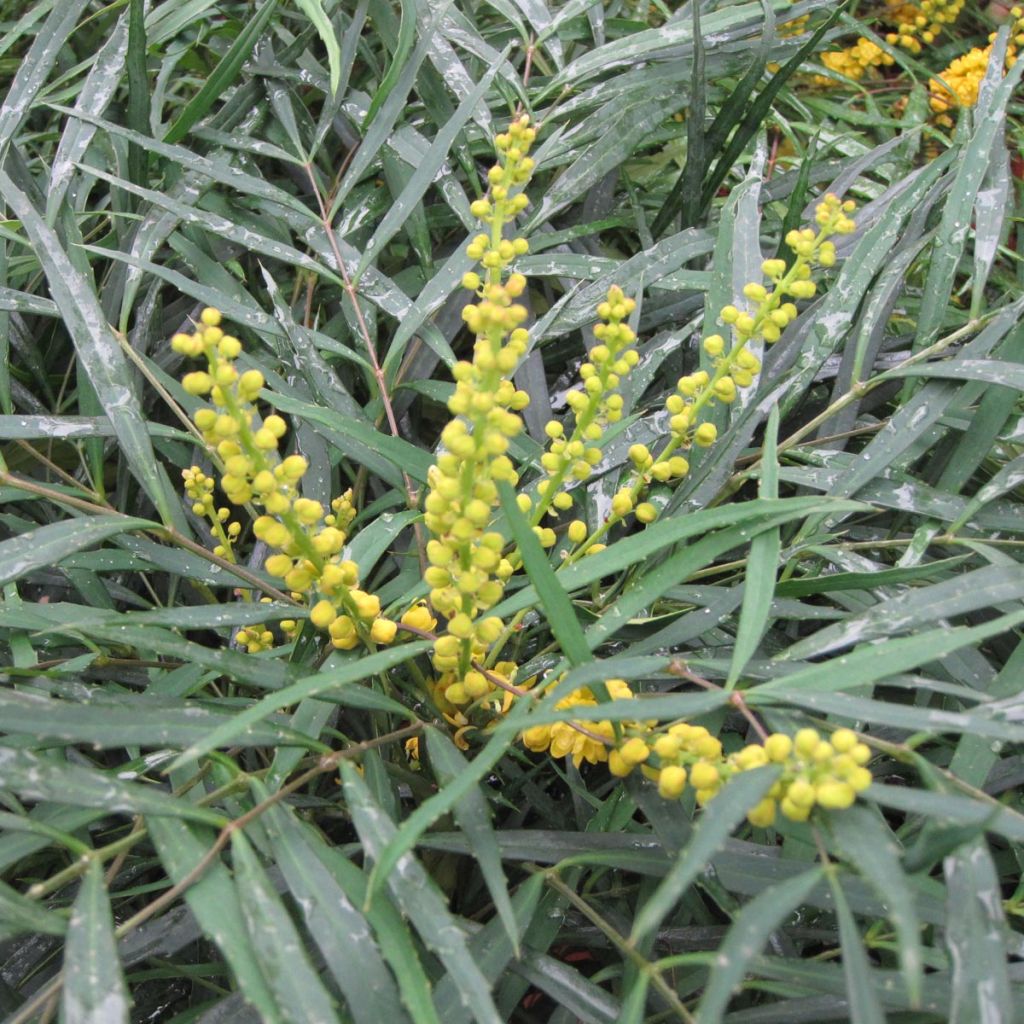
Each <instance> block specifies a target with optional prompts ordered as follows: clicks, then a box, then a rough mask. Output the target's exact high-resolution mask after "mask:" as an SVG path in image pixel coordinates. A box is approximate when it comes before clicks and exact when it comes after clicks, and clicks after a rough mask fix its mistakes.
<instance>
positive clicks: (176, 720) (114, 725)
mask: <svg viewBox="0 0 1024 1024" xmlns="http://www.w3.org/2000/svg"><path fill="white" fill-rule="evenodd" d="M97 696H98V697H99V699H96V700H94V699H93V695H91V694H90V695H89V699H88V700H86V701H83V702H79V701H70V700H53V699H52V698H50V697H47V696H44V695H43V694H41V693H32V692H30V691H27V690H0V731H2V732H6V733H17V732H22V733H29V734H31V735H33V736H36V737H38V738H39V739H54V740H60V741H62V742H65V743H88V744H90V745H91V746H93V747H95V748H97V749H99V748H107V749H110V748H122V747H125V746H128V745H129V744H138V745H139V746H143V747H164V746H169V747H184V746H187V745H188V744H189V743H192V742H196V741H198V740H201V739H202V738H203V737H204V736H206V735H207V734H208V733H209V732H210V731H211V730H212V729H214V728H216V727H217V726H218V725H219V724H223V723H225V722H230V721H231V720H232V712H230V711H221V710H218V709H217V708H214V707H210V706H204V705H202V704H199V703H197V702H195V701H186V702H183V703H181V704H179V705H178V706H177V707H174V706H173V705H171V706H168V705H167V704H165V703H163V702H157V701H152V700H146V699H145V698H136V697H134V696H126V695H124V694H119V695H118V696H117V699H116V700H104V699H103V695H102V694H99V695H97ZM231 742H232V744H234V745H236V746H243V747H261V746H274V745H275V744H279V745H281V746H285V747H287V746H308V745H309V741H308V738H307V737H303V736H300V735H299V734H298V733H296V732H293V731H292V730H291V729H288V728H285V727H282V726H276V725H271V724H268V723H260V724H257V725H253V726H248V727H246V728H244V729H243V730H242V732H241V733H239V734H238V735H236V736H234V737H233V738H232V740H231Z"/></svg>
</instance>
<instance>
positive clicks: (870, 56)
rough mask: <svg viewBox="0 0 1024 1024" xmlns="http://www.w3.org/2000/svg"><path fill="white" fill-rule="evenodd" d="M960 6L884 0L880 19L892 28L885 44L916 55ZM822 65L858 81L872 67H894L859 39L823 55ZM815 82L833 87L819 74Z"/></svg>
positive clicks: (957, 1) (933, 0)
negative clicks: (884, 6)
mask: <svg viewBox="0 0 1024 1024" xmlns="http://www.w3.org/2000/svg"><path fill="white" fill-rule="evenodd" d="M963 6H964V0H922V2H921V3H920V4H910V3H906V2H905V0H886V9H885V10H883V11H882V12H881V19H882V21H883V22H885V23H886V24H887V25H889V26H891V29H890V30H889V31H888V32H886V33H885V41H886V42H887V43H888V44H889V45H890V46H899V47H900V48H902V49H904V50H907V51H908V52H910V53H912V54H914V55H915V56H916V55H918V54H920V53H921V51H922V49H923V47H924V46H930V45H931V44H932V43H934V42H935V40H936V38H937V37H938V36H939V35H940V34H941V33H942V31H943V30H944V29H946V28H948V27H949V26H950V25H952V24H953V22H955V21H956V19H957V18H958V17H959V16H960V12H961V10H962V9H963ZM821 62H822V64H824V65H825V67H827V68H828V69H829V70H831V71H834V72H836V73H837V74H841V75H845V76H846V77H847V78H852V79H853V80H854V81H860V80H861V79H862V78H863V77H864V76H865V75H866V74H867V73H868V72H870V71H872V70H873V69H874V68H878V67H888V66H890V65H891V64H893V58H892V56H890V55H889V54H888V53H886V52H885V50H883V49H882V48H881V47H880V46H879V45H878V44H877V43H875V42H874V41H873V40H871V39H868V38H866V37H865V36H861V37H860V38H859V39H858V40H857V41H856V42H855V43H854V44H853V45H852V46H848V47H846V48H845V49H842V50H831V51H828V52H826V53H823V54H822V55H821ZM814 81H815V83H816V84H818V85H822V86H829V85H835V84H836V83H835V82H834V81H833V80H832V79H829V78H827V77H825V76H822V75H818V76H815V79H814Z"/></svg>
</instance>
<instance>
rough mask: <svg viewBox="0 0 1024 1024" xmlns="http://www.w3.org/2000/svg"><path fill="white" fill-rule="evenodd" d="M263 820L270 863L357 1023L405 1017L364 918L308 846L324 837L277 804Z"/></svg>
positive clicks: (257, 787) (263, 795)
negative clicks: (277, 870) (271, 855)
mask: <svg viewBox="0 0 1024 1024" xmlns="http://www.w3.org/2000/svg"><path fill="white" fill-rule="evenodd" d="M252 785H253V793H254V795H255V797H256V799H257V800H258V801H261V802H262V801H264V800H266V799H268V797H269V796H270V794H269V793H268V791H267V790H266V789H265V788H264V787H263V786H262V785H261V784H260V783H259V782H256V781H255V780H254V781H253V783H252ZM262 821H263V824H264V828H265V830H266V834H267V838H268V839H269V840H270V844H271V847H272V849H273V852H274V862H275V864H276V865H277V866H278V867H280V869H281V871H282V872H283V874H284V877H285V881H287V883H288V889H289V891H290V892H291V894H292V895H293V896H294V897H295V902H296V903H297V904H298V906H299V908H300V910H301V911H302V915H303V918H304V920H305V923H306V927H307V928H308V929H309V932H310V934H311V935H312V936H313V939H314V940H315V942H316V944H317V947H318V948H319V950H320V953H321V954H322V956H323V958H324V960H325V961H326V963H327V969H328V970H329V971H330V972H331V976H332V977H333V978H334V980H335V981H336V982H337V983H338V987H339V988H340V989H341V992H342V995H343V996H344V997H345V1001H346V1002H347V1004H348V1008H349V1010H350V1011H351V1013H352V1016H353V1018H354V1019H355V1021H356V1022H357V1024H379V1022H381V1021H388V1022H391V1021H394V1022H395V1024H400V1022H402V1021H403V1020H406V1019H407V1018H406V1014H405V1011H404V1010H403V1009H402V1004H401V1002H400V1000H399V997H398V991H397V989H396V988H395V982H394V979H393V978H392V977H391V975H390V974H389V973H388V970H387V967H386V965H385V964H384V961H383V960H382V959H381V955H380V950H379V949H378V948H377V944H376V942H375V941H374V939H373V935H372V933H371V931H370V928H369V925H368V924H367V921H366V918H364V917H363V915H362V914H361V913H360V912H359V910H358V909H357V908H356V907H355V906H353V905H352V902H351V901H350V900H349V898H348V896H347V895H346V894H345V892H344V890H343V889H342V888H341V887H340V886H339V885H338V883H337V882H336V881H335V879H334V877H333V876H332V875H331V873H330V871H328V870H327V868H326V867H324V865H323V864H322V863H321V861H320V860H319V859H318V858H317V857H316V855H315V854H314V852H313V851H312V849H311V846H313V845H314V844H323V840H322V839H319V838H318V837H317V836H316V835H315V833H312V832H309V831H307V830H306V829H304V828H303V827H302V826H301V825H300V824H299V823H298V822H297V821H296V820H295V818H294V816H293V815H292V813H291V812H290V811H289V810H287V809H286V808H284V807H283V806H281V805H280V804H277V805H274V806H272V807H270V808H269V809H268V810H267V811H266V813H265V814H264V815H263V818H262ZM353 949H358V951H359V955H358V957H354V956H353V955H352V952H353Z"/></svg>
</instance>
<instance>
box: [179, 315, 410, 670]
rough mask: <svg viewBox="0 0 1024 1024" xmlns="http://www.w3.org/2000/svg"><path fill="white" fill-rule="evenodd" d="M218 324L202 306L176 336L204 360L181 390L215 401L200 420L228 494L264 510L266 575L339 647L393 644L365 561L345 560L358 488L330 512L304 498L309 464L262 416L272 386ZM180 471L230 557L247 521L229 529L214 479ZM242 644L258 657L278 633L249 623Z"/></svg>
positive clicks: (283, 428)
mask: <svg viewBox="0 0 1024 1024" xmlns="http://www.w3.org/2000/svg"><path fill="white" fill-rule="evenodd" d="M221 322H222V317H221V314H220V312H219V310H216V309H212V308H208V309H204V310H203V312H202V314H201V316H200V322H199V324H198V325H197V328H196V330H195V332H194V333H193V334H176V335H175V336H174V337H173V338H172V339H171V347H172V349H173V350H174V351H175V352H177V353H178V354H179V355H183V356H187V357H190V358H204V359H205V360H206V364H207V368H206V370H196V371H193V372H192V373H188V374H186V375H185V376H184V377H183V378H182V387H183V388H184V389H185V391H186V392H188V394H190V395H195V396H202V397H208V398H209V402H210V404H209V405H203V406H201V407H200V408H199V409H197V410H196V412H195V414H194V416H193V421H194V422H195V425H196V427H197V428H198V430H199V432H200V434H201V436H202V439H203V441H204V442H205V443H206V445H207V447H208V449H209V452H210V455H211V457H212V458H214V459H216V461H217V463H218V464H219V465H220V466H221V467H222V473H221V476H220V481H219V482H220V488H221V490H222V491H223V493H224V494H225V496H226V497H227V500H228V502H229V503H230V504H232V505H238V506H244V505H247V504H251V505H252V506H253V507H255V508H256V509H257V510H261V511H262V514H261V515H258V516H257V517H256V518H255V520H254V521H253V523H252V532H253V535H254V536H255V537H256V538H257V539H258V540H260V541H262V542H263V543H265V544H266V545H267V547H268V548H270V549H271V551H272V552H273V553H272V554H271V555H270V556H269V557H268V558H267V560H266V563H265V567H266V570H267V572H268V573H269V574H270V575H271V576H274V577H276V578H279V579H281V580H283V582H284V585H285V586H286V587H287V588H288V590H289V591H290V592H291V595H292V597H293V598H295V599H296V600H297V601H301V602H303V603H304V604H306V605H307V606H308V607H309V618H310V621H311V622H312V623H313V625H314V626H316V627H317V628H319V629H325V630H327V631H328V633H329V635H330V638H331V643H332V645H333V646H334V647H336V648H339V649H341V650H350V649H351V648H353V647H355V646H357V645H358V644H359V643H360V642H364V643H372V644H387V643H390V642H391V641H392V640H393V639H394V638H395V633H396V631H397V628H398V627H397V624H396V623H395V622H393V621H391V620H390V619H387V618H384V617H383V616H381V614H380V601H379V600H378V598H377V597H376V596H375V595H373V594H368V593H366V592H365V591H363V590H360V589H359V568H358V566H357V565H356V564H355V563H354V562H352V561H349V560H345V559H343V558H342V557H341V553H342V549H343V548H344V547H345V543H346V540H347V537H348V535H347V531H348V528H349V526H350V525H351V523H352V520H353V519H354V518H355V508H354V507H353V505H352V492H351V491H347V492H345V493H344V494H342V495H341V496H340V497H338V498H335V500H334V501H333V502H332V503H331V509H330V511H329V512H328V511H327V510H325V509H324V507H323V505H322V504H321V503H320V502H319V501H315V500H313V499H311V498H304V497H302V495H301V493H300V483H301V481H302V477H303V476H304V475H305V473H306V470H307V469H308V468H309V464H308V463H307V461H306V460H305V459H304V458H303V457H302V456H301V455H298V454H291V455H287V456H285V457H283V458H282V457H281V454H280V452H279V451H278V449H279V447H280V444H281V441H282V439H283V438H284V436H285V434H286V433H287V430H288V427H287V424H286V423H285V421H284V420H283V419H282V418H281V417H280V416H278V415H277V414H276V413H270V414H269V415H266V416H263V417H261V416H260V414H259V412H258V409H257V404H256V403H257V399H258V397H259V394H260V392H261V391H262V390H263V387H264V384H265V381H264V379H263V374H262V373H260V371H259V370H255V369H253V370H245V371H244V372H241V373H240V372H239V370H238V367H237V366H236V360H237V359H238V357H239V356H240V355H241V354H242V343H241V341H239V339H238V338H236V337H234V336H233V335H230V334H226V333H225V332H224V330H223V328H222V327H221ZM182 475H183V477H184V479H185V488H186V493H187V494H188V496H189V497H190V498H192V500H193V505H192V510H193V511H194V512H195V513H196V514H197V515H204V516H206V517H207V518H209V519H210V520H211V522H212V523H213V531H214V534H215V536H216V538H217V540H218V541H219V543H218V545H217V547H216V548H215V553H216V554H218V555H221V556H223V557H225V558H228V559H229V560H232V561H233V560H234V557H233V553H232V541H233V540H234V539H236V538H237V537H238V535H239V534H240V532H241V527H240V525H239V524H237V523H230V524H229V526H228V529H227V530H226V531H225V530H224V529H223V525H222V524H223V523H224V522H225V521H226V520H228V519H229V518H230V510H229V509H228V507H227V506H224V507H221V508H219V509H218V508H215V501H214V499H213V487H214V484H213V480H212V478H210V477H209V476H207V475H206V474H205V473H203V472H202V471H201V470H200V469H199V468H198V467H196V466H193V467H192V468H191V469H189V470H186V471H184V473H183V474H182ZM282 629H283V630H284V631H285V633H286V634H288V635H292V634H294V632H295V630H296V629H297V623H296V622H295V621H293V620H286V621H285V622H284V623H282ZM236 640H237V641H238V642H239V643H240V644H242V645H244V646H245V647H246V648H247V650H248V651H249V652H250V653H253V654H254V653H257V652H259V651H261V650H265V649H266V648H268V647H270V646H272V644H273V634H272V633H271V632H270V631H269V630H267V629H266V628H264V627H262V626H255V627H247V628H246V629H244V630H241V631H240V632H239V634H238V635H237V636H236Z"/></svg>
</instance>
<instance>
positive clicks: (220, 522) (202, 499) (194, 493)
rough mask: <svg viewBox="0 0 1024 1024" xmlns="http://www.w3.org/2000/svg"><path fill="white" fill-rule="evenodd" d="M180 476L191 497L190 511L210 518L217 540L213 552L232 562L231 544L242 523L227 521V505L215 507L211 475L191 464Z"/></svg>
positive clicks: (228, 517)
mask: <svg viewBox="0 0 1024 1024" xmlns="http://www.w3.org/2000/svg"><path fill="white" fill-rule="evenodd" d="M181 478H182V480H183V481H184V484H185V494H187V495H188V497H190V498H191V499H192V511H193V512H194V513H195V514H196V515H197V516H205V517H206V518H207V519H209V520H210V528H211V532H212V534H213V536H214V538H215V539H216V541H217V545H216V546H215V547H214V549H213V553H214V554H215V555H220V557H221V558H226V559H227V560H228V561H229V562H233V561H234V560H235V554H234V550H233V548H232V544H233V542H234V541H235V540H237V539H238V535H239V534H240V533H241V532H242V525H241V523H238V522H228V520H229V519H230V518H231V510H230V509H229V508H228V507H227V506H221V507H220V508H217V507H216V502H215V501H214V500H213V488H214V480H213V477H211V476H207V475H206V474H205V473H204V472H203V471H202V470H201V469H200V468H199V467H198V466H191V467H190V468H189V469H183V470H182V471H181ZM225 524H227V526H226V528H225Z"/></svg>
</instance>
